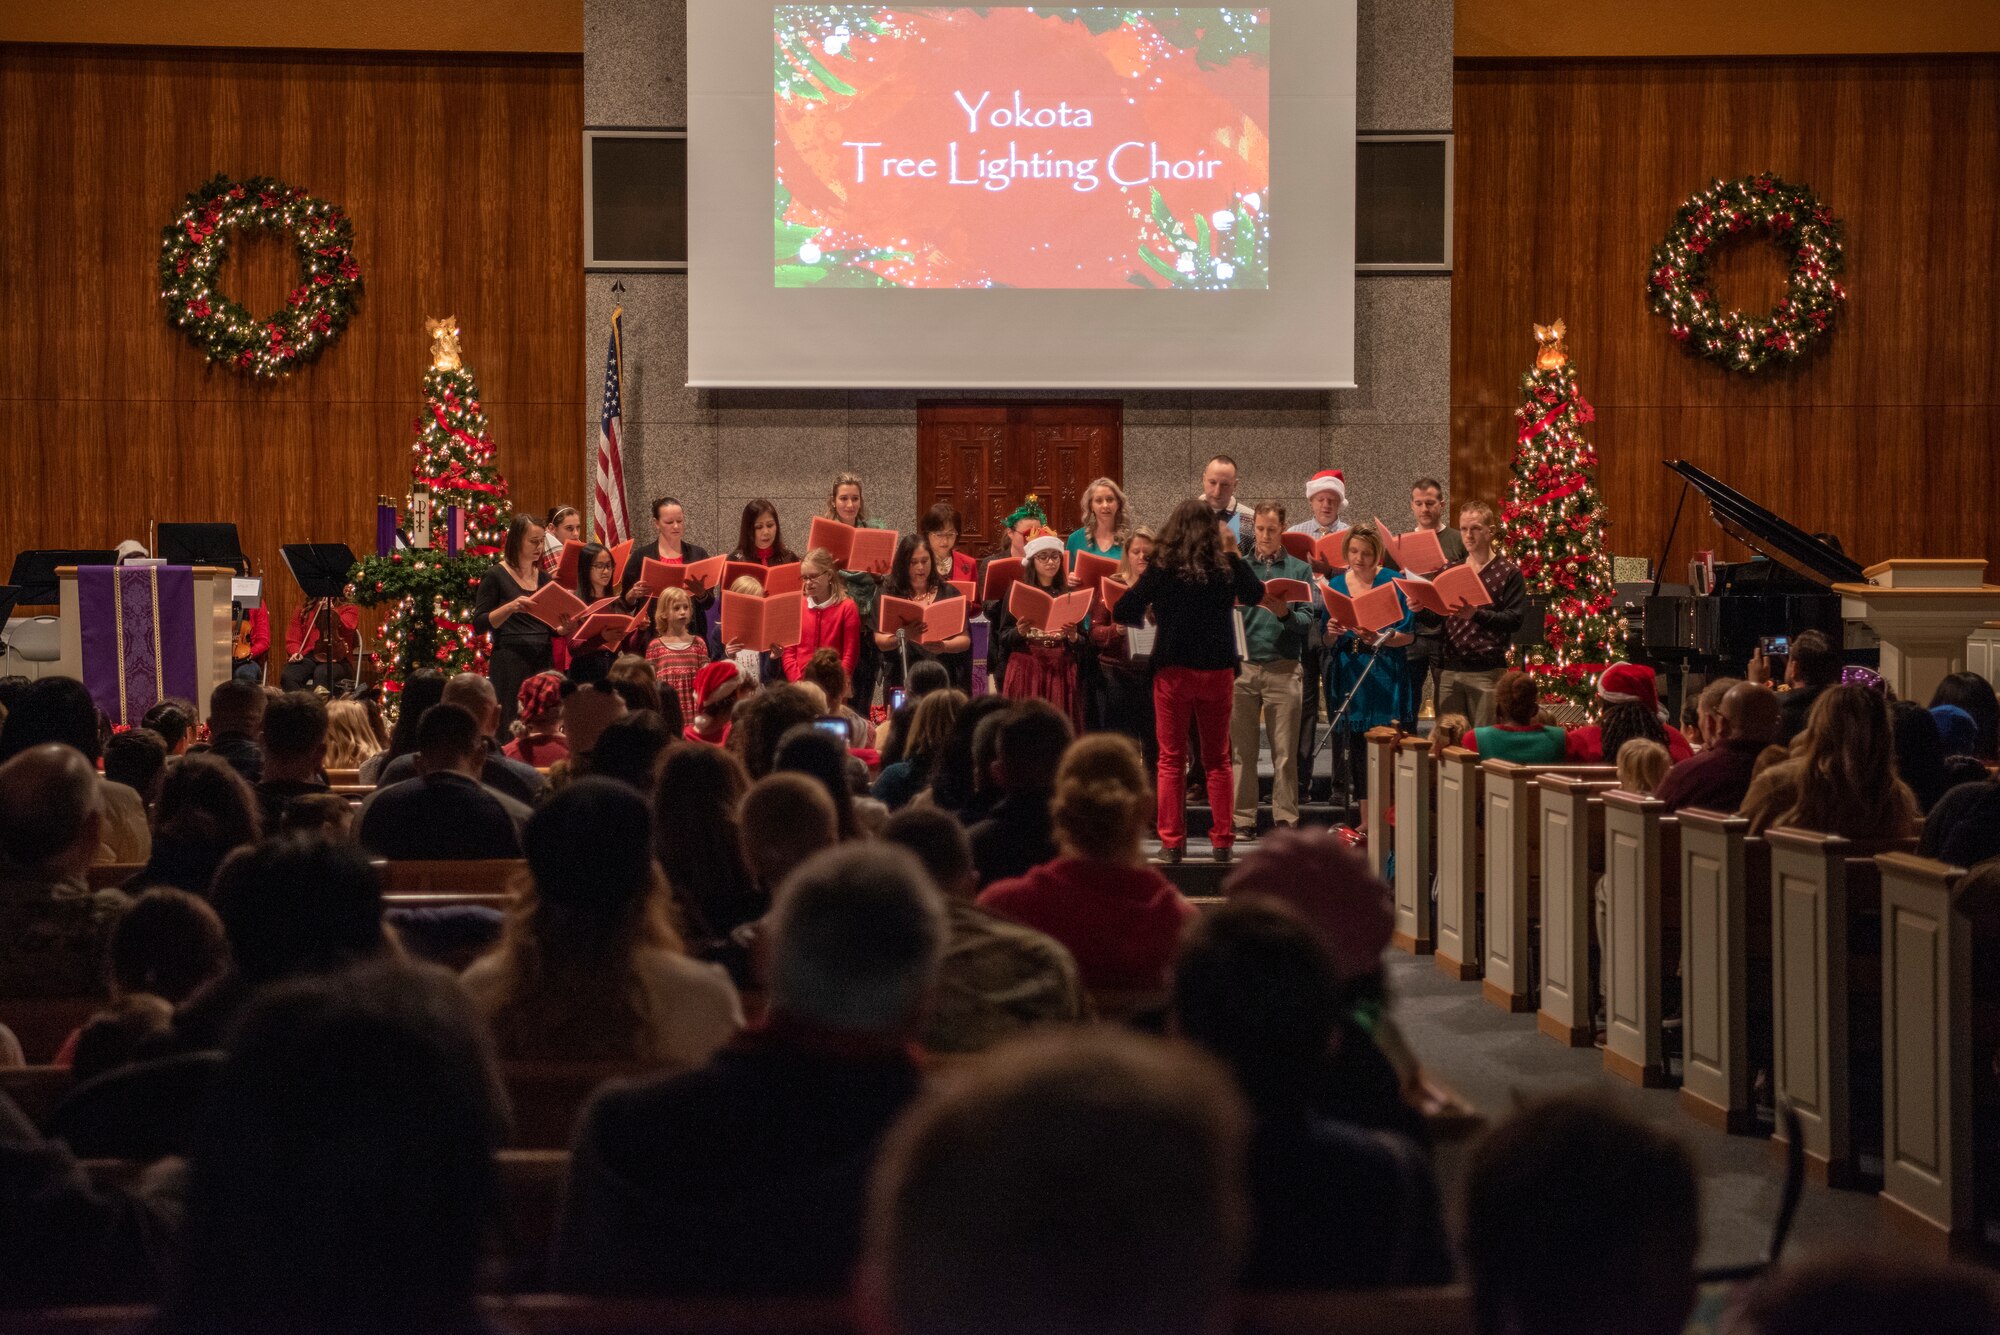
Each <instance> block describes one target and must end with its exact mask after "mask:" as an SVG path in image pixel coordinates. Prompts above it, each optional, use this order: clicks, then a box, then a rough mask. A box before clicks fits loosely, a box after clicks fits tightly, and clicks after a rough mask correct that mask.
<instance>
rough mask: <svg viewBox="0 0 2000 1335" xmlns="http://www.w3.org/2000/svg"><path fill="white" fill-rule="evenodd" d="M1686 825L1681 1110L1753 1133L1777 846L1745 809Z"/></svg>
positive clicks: (1697, 812)
mask: <svg viewBox="0 0 2000 1335" xmlns="http://www.w3.org/2000/svg"><path fill="white" fill-rule="evenodd" d="M1679 823H1680V839H1681V853H1680V881H1681V940H1682V941H1684V942H1686V944H1687V963H1686V967H1685V969H1684V970H1683V972H1682V977H1681V1092H1680V1104H1681V1109H1682V1110H1683V1111H1684V1112H1686V1113H1687V1114H1688V1115H1689V1116H1691V1117H1693V1118H1695V1119H1696V1120H1697V1121H1701V1122H1705V1123H1707V1124H1708V1125H1710V1126H1713V1127H1716V1128H1717V1129H1719V1130H1722V1131H1727V1132H1730V1133H1732V1134H1737V1135H1744V1134H1749V1133H1751V1132H1754V1131H1756V1130H1757V1129H1758V1125H1757V1113H1756V1108H1755V1106H1754V1105H1753V1104H1752V1102H1751V1092H1750V1086H1751V1079H1752V1076H1753V1074H1754V1072H1755V1071H1756V1068H1757V1061H1756V1060H1755V1057H1754V1056H1753V1053H1752V1051H1751V1041H1750V1039H1751V1031H1750V1015H1751V1009H1752V1007H1753V1006H1756V1007H1760V1008H1761V1009H1762V1010H1763V1011H1764V1012H1765V1013H1768V1012H1769V1008H1770V995H1771V973H1770V952H1771V944H1770V943H1771V937H1770V921H1771V850H1770V846H1769V845H1768V844H1766V843H1765V842H1764V841H1763V840H1762V839H1761V838H1753V837H1751V835H1750V822H1749V820H1748V819H1747V818H1745V817H1743V816H1736V815H1731V814H1728V813H1726V812H1720V811H1704V810H1701V809H1700V808H1696V807H1690V808H1687V809H1686V810H1683V811H1682V812H1680V817H1679ZM1758 1055H1761V1054H1758Z"/></svg>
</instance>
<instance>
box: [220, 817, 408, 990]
mask: <svg viewBox="0 0 2000 1335" xmlns="http://www.w3.org/2000/svg"><path fill="white" fill-rule="evenodd" d="M210 899H211V900H213V901H214V904H215V911H216V913H217V914H218V915H220V917H221V918H222V928H223V931H224V933H225V934H226V935H227V936H228V937H229V953H230V957H231V959H232V960H233V961H234V962H235V966H236V971H237V972H238V973H239V974H241V975H242V976H243V978H244V979H245V980H246V981H248V982H250V983H253V984H258V983H265V982H269V981H271V980H273V979H276V978H283V977H288V976H291V975H294V974H302V973H323V972H325V971H327V970H329V969H337V968H341V967H343V966H345V965H347V964H351V963H353V962H354V961H356V960H360V959H365V958H367V957H369V956H371V955H376V954H380V953H382V952H383V951H385V950H387V949H388V938H387V937H386V936H385V935H384V934H383V930H382V885H381V882H380V880H379V879H378V878H377V876H376V872H375V868H374V866H373V865H372V864H370V862H369V861H368V857H367V854H365V853H363V852H362V851H361V850H360V849H358V848H356V847H355V846H354V845H352V844H335V843H329V842H327V841H326V840H324V839H313V838H308V837H305V836H302V835H285V836H281V837H279V838H275V839H266V840H264V841H263V842H261V843H258V844H255V845H253V846H252V847H249V848H242V849H238V850H237V851H236V852H235V853H234V854H232V855H231V856H230V858H229V860H228V861H227V862H224V863H223V864H222V869H221V870H220V871H218V872H217V873H216V874H215V889H214V892H213V893H212V894H211V895H210Z"/></svg>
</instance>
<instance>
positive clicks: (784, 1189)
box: [554, 844, 1212, 1296]
mask: <svg viewBox="0 0 2000 1335" xmlns="http://www.w3.org/2000/svg"><path fill="white" fill-rule="evenodd" d="M944 934H945V927H944V916H943V910H942V907H941V906H940V904H939V903H938V895H937V892H936V890H935V889H933V888H932V886H931V884H930V878H929V877H928V876H926V875H925V873H924V870H923V868H922V866H921V865H919V864H918V862H917V860H916V859H915V858H914V857H912V856H911V855H910V854H909V853H907V852H905V851H904V850H902V849H900V848H889V847H884V846H880V845H873V844H870V845H859V846H855V847H848V848H839V849H834V850H830V851H828V852H825V853H822V854H820V855H819V856H817V857H815V858H813V859H812V860H811V861H809V862H807V863H806V864H805V865H804V866H802V867H800V868H799V869H798V870H797V871H796V872H795V873H793V874H792V876H791V877H789V878H788V879H787V880H786V882H785V885H784V888H783V889H782V890H781V891H780V893H779V895H778V901H777V906H776V908H775V909H774V910H773V912H772V924H771V936H772V940H771V945H770V1013H769V1018H768V1019H767V1020H766V1021H765V1022H764V1023H763V1024H761V1025H759V1026H757V1027H755V1028H753V1029H751V1030H750V1031H748V1032H746V1033H745V1034H743V1035H742V1036H741V1037H739V1038H738V1039H737V1040H736V1041H735V1042H733V1043H731V1044H730V1045H729V1046H728V1047H726V1048H724V1049H723V1050H722V1051H721V1052H719V1053H717V1054H716V1056H715V1059H714V1060H713V1061H712V1062H710V1063H709V1065H708V1066H707V1067H705V1068H703V1069H702V1070H698V1071H691V1072H689V1073H687V1074H685V1075H676V1076H671V1077H668V1078H665V1079H655V1080H651V1081H647V1082H644V1083H640V1084H629V1085H613V1086H611V1087H609V1088H607V1089H605V1090H603V1091H601V1092H599V1094H598V1095H597V1097H596V1098H595V1099H593V1100H592V1102H591V1105H590V1107H589V1109H588V1110H587V1111H586V1113H585V1114H584V1119H583V1124H582V1126H581V1128H580V1129H579V1131H578V1133H577V1137H576V1145H575V1151H574V1154H573V1157H572V1162H571V1169H570V1184H569V1191H568V1194H567V1197H566V1199H565V1202H564V1209H563V1219H562V1224H561V1227H560V1230H559V1234H558V1238H557V1242H556V1255H555V1266H554V1271H555V1280H556V1286H557V1287H558V1288H559V1289H561V1290H563V1291H567V1292H579V1291H580V1292H590V1293H620V1292H624V1293H634V1292H638V1293H654V1294H673V1295H690V1294H704V1293H707V1294H819V1295H828V1296H831V1295H834V1294H838V1293H841V1292H844V1291H845V1290H846V1288H847V1286H848V1283H849V1280H850V1278H851V1276H852V1274H853V1271H854V1265H855V1261H856V1257H857V1254H858V1251H859V1245H858V1244H859V1233H860V1222H861V1209H862V1196H863V1190H864V1184H865V1181H866V1178H867V1174H868V1170H869V1166H870V1164H871V1163H872V1162H873V1160H874V1157H875V1153H876V1148H877V1146H878V1144H879V1143H880V1141H881V1139H882V1136H883V1134H884V1133H885V1132H886V1131H887V1130H888V1128H889V1126H890V1124H891V1123H892V1122H893V1121H894V1120H895V1118H896V1116H897V1115H898V1114H899V1113H901V1112H902V1110H903V1109H904V1107H905V1106H907V1105H908V1104H909V1102H910V1101H911V1100H912V1099H913V1098H914V1097H915V1096H916V1094H917V1091H918V1088H919V1086H920V1084H921V1073H920V1071H919V1069H918V1067H917V1065H916V1062H915V1061H914V1059H913V1057H912V1055H911V1049H910V1040H911V1039H912V1038H913V1037H914V1036H915V1035H916V1033H917V1031H918V1029H919V1028H920V1026H921V1023H922V1012H923V1003H924V998H925V997H926V995H927V994H928V993H929V991H930V989H931V985H932V982H933V979H934V978H935V976H936V972H937V959H938V954H939V951H940V949H941V947H942V945H943V941H944ZM992 1203H993V1202H992V1201H983V1202H982V1207H988V1206H991V1205H992ZM1210 1241H1212V1240H1210V1239H1204V1244H1207V1243H1209V1242H1210ZM1019 1278H1020V1276H1019V1275H1018V1274H1017V1275H1016V1279H1017V1280H1018V1279H1019Z"/></svg>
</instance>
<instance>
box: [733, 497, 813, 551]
mask: <svg viewBox="0 0 2000 1335" xmlns="http://www.w3.org/2000/svg"><path fill="white" fill-rule="evenodd" d="M729 559H730V560H732V561H751V562H755V563H756V564H757V565H760V566H786V565H790V564H791V563H792V562H794V561H796V560H798V559H799V558H798V557H796V556H794V555H793V554H792V549H791V548H789V547H787V546H785V531H784V529H783V528H782V527H781V526H780V525H779V523H778V507H777V506H775V505H773V504H771V502H769V501H767V500H764V499H763V498H761V497H760V498H758V499H757V500H754V501H751V502H750V503H749V504H747V505H745V506H744V507H743V522H742V524H741V525H739V526H738V528H737V530H736V550H735V551H732V552H731V553H729Z"/></svg>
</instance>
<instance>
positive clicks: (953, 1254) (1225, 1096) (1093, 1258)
mask: <svg viewBox="0 0 2000 1335" xmlns="http://www.w3.org/2000/svg"><path fill="white" fill-rule="evenodd" d="M1245 1139H1246V1118H1245V1116H1244V1110H1243V1106H1242V1102H1241V1100H1240V1099H1238V1098H1237V1096H1236V1094H1235V1091H1233V1090H1232V1089H1231V1088H1230V1087H1229V1082H1228V1080H1227V1078H1226V1077H1225V1076H1224V1075H1223V1073H1222V1072H1221V1071H1219V1070H1218V1069H1216V1066H1215V1064H1214V1063H1213V1062H1211V1061H1210V1060H1208V1059H1207V1058H1205V1057H1202V1056H1201V1055H1200V1054H1198V1053H1196V1052H1194V1051H1192V1050H1191V1049H1188V1048H1186V1047H1183V1046H1179V1045H1169V1044H1166V1043H1162V1042H1160V1041H1159V1040H1157V1039H1149V1038H1143V1037H1141V1036H1139V1035H1137V1034H1131V1033H1123V1032H1120V1031H1117V1030H1113V1029H1099V1030H1085V1031H1080V1032H1077V1033H1073V1034H1047V1035H1042V1036H1038V1037H1035V1038H1028V1039H1023V1040H1021V1041H1019V1042H1017V1043H1012V1044H1009V1045H1007V1046H1006V1047H1004V1048H1002V1049H1001V1050H1000V1051H998V1052H995V1053H994V1054H992V1056H990V1057H987V1058H985V1059H983V1060H981V1061H980V1062H979V1063H978V1064H977V1065H976V1066H973V1067H972V1068H970V1069H969V1070H967V1071H966V1073H965V1074H964V1076H963V1078H961V1079H959V1080H956V1081H953V1082H951V1083H950V1084H948V1085H944V1086H941V1087H940V1088H939V1090H938V1091H937V1092H936V1093H934V1094H932V1095H931V1096H930V1097H928V1098H927V1099H925V1100H924V1101H923V1102H922V1103H921V1104H919V1105H918V1106H917V1107H916V1108H915V1109H914V1110H913V1111H912V1112H911V1113H910V1115H908V1116H907V1117H905V1118H904V1119H903V1120H902V1122H901V1123H900V1124H899V1125H898V1126H897V1127H896V1129H895V1131H894V1133H893V1134H892V1135H891V1137H890V1139H889V1143H888V1145H887V1146H886V1147H885V1149H884V1151H883V1154H882V1159H881V1162H880V1164H879V1165H878V1166H877V1168H876V1172H875V1177H874V1183H873V1186H872V1189H871V1191H870V1193H869V1211H868V1250H867V1258H866V1261H865V1263H864V1265H863V1268H862V1271H861V1276H860V1281H859V1288H860V1306H861V1309H862V1312H863V1314H864V1324H866V1325H867V1326H868V1327H869V1328H871V1329H873V1330H877V1331H885V1332H890V1331H892V1332H895V1335H1211V1333H1212V1332H1216V1331H1222V1330H1227V1329H1229V1327H1230V1325H1231V1322H1230V1316H1229V1308H1230V1299H1231V1296H1232V1293H1233V1287H1234V1283H1235V1280H1236V1276H1237V1271H1238V1267H1239V1264H1240V1262H1241V1259H1242V1256H1243V1252H1244V1243H1245V1234H1246V1232H1247V1231H1248V1226H1249V1221H1248V1214H1249V1210H1248V1207H1247V1202H1246V1201H1245V1199H1244V1191H1243V1180H1244V1176H1243V1175H1244V1142H1245Z"/></svg>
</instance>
